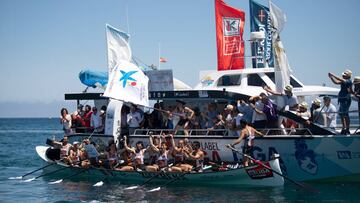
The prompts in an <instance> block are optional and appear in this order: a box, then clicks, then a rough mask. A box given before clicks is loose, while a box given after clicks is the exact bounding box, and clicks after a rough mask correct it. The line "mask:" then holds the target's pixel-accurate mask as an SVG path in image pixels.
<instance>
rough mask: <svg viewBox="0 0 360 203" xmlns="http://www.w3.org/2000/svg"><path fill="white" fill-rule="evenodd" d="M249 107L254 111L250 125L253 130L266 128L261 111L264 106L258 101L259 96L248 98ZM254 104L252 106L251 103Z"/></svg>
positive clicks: (264, 118) (264, 116) (264, 117)
mask: <svg viewBox="0 0 360 203" xmlns="http://www.w3.org/2000/svg"><path fill="white" fill-rule="evenodd" d="M249 101H250V106H251V107H252V108H253V109H254V112H253V117H252V123H253V126H254V128H255V129H263V128H266V123H267V120H266V115H265V114H264V112H263V111H262V110H263V108H264V104H263V103H262V102H261V101H260V98H259V96H253V97H250V99H249ZM252 102H254V104H253V103H252Z"/></svg>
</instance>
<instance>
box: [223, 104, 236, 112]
mask: <svg viewBox="0 0 360 203" xmlns="http://www.w3.org/2000/svg"><path fill="white" fill-rule="evenodd" d="M225 110H229V111H232V110H234V106H233V105H231V104H228V105H226V108H225Z"/></svg>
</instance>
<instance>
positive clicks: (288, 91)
mask: <svg viewBox="0 0 360 203" xmlns="http://www.w3.org/2000/svg"><path fill="white" fill-rule="evenodd" d="M264 90H265V91H267V92H268V93H270V94H272V95H276V96H281V97H282V98H283V100H284V106H283V107H281V109H280V110H285V107H286V106H289V110H290V111H296V109H297V107H298V100H297V98H296V96H295V95H294V94H293V87H292V86H291V85H286V86H285V88H284V93H280V92H276V91H274V90H272V89H270V87H268V86H264Z"/></svg>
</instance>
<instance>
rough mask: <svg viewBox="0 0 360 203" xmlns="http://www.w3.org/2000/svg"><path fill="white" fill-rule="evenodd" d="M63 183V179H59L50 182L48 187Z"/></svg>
mask: <svg viewBox="0 0 360 203" xmlns="http://www.w3.org/2000/svg"><path fill="white" fill-rule="evenodd" d="M62 181H63V179H60V180H56V181H52V182H49V184H50V185H54V184H59V183H61V182H62Z"/></svg>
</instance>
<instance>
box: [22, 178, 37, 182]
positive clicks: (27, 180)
mask: <svg viewBox="0 0 360 203" xmlns="http://www.w3.org/2000/svg"><path fill="white" fill-rule="evenodd" d="M33 180H35V178H30V179H26V180H24V182H26V183H28V182H31V181H33Z"/></svg>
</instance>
